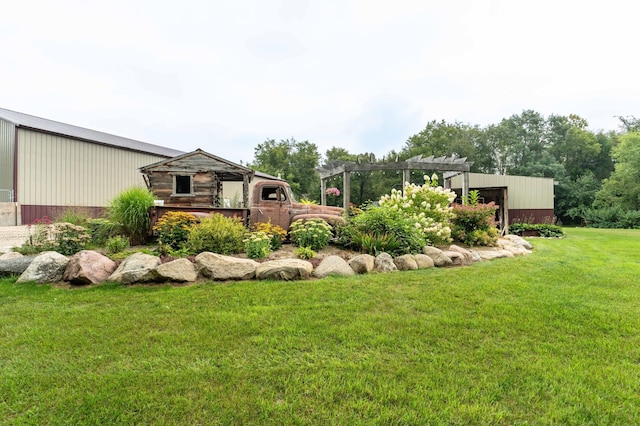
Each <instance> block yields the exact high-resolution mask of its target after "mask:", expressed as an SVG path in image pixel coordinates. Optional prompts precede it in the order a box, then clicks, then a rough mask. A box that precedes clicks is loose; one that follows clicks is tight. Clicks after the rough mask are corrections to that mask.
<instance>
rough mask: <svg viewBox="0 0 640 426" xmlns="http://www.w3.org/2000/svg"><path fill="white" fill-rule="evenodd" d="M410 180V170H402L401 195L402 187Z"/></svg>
mask: <svg viewBox="0 0 640 426" xmlns="http://www.w3.org/2000/svg"><path fill="white" fill-rule="evenodd" d="M410 180H411V170H409V169H402V195H404V186H405V185H406V184H407V183H408V182H409V181H410Z"/></svg>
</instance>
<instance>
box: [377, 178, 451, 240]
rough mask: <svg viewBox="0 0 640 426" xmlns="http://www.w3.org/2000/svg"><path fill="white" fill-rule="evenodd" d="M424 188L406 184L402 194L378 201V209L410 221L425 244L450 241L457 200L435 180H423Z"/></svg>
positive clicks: (393, 194) (398, 193)
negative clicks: (455, 201)
mask: <svg viewBox="0 0 640 426" xmlns="http://www.w3.org/2000/svg"><path fill="white" fill-rule="evenodd" d="M424 180H425V184H424V185H415V184H409V183H405V185H404V194H403V193H402V191H399V190H396V189H394V190H392V191H391V195H385V196H383V197H381V198H380V207H382V208H384V209H388V210H395V211H398V212H400V213H402V215H403V216H405V217H407V218H408V219H410V221H411V223H412V224H414V225H415V226H416V227H417V228H419V229H420V230H421V231H422V232H423V233H424V238H425V240H426V241H427V242H428V243H429V244H432V245H437V244H444V243H448V242H450V241H451V228H450V226H449V225H450V220H451V207H449V204H450V203H451V202H452V201H453V200H454V199H455V198H456V194H455V193H454V192H453V191H451V190H450V189H445V188H442V187H441V186H438V180H437V176H435V175H434V176H433V177H432V178H431V179H430V178H429V176H426V175H425V176H424Z"/></svg>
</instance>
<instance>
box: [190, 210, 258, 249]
mask: <svg viewBox="0 0 640 426" xmlns="http://www.w3.org/2000/svg"><path fill="white" fill-rule="evenodd" d="M246 232H247V231H246V229H245V227H244V226H243V225H242V221H241V220H240V219H237V218H236V219H234V218H228V217H224V216H223V215H221V214H218V213H214V214H212V215H211V217H206V218H203V219H201V220H200V223H199V224H198V225H194V226H192V227H191V228H189V236H188V237H187V242H186V245H185V246H186V247H187V248H188V249H189V251H190V252H191V253H201V252H203V251H209V252H213V253H218V254H234V253H240V252H242V250H243V249H244V242H243V240H244V238H245V235H246Z"/></svg>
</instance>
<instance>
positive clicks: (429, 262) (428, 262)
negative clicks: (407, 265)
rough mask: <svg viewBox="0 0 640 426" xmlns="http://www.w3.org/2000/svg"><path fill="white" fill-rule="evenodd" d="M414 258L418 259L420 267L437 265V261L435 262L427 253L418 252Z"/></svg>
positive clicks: (427, 267) (425, 267) (417, 262)
mask: <svg viewBox="0 0 640 426" xmlns="http://www.w3.org/2000/svg"><path fill="white" fill-rule="evenodd" d="M414 258H415V259H416V264H417V265H418V269H429V268H433V267H434V266H436V265H435V263H433V259H432V258H430V257H429V256H427V255H426V254H416V255H415V256H414Z"/></svg>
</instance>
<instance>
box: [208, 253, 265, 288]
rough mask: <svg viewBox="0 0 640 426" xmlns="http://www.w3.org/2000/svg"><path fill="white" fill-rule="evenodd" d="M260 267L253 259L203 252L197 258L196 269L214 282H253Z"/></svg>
mask: <svg viewBox="0 0 640 426" xmlns="http://www.w3.org/2000/svg"><path fill="white" fill-rule="evenodd" d="M258 265H260V264H259V263H258V262H256V261H255V260H252V259H241V258H238V257H232V256H224V255H222V254H217V253H209V252H203V253H200V254H199V255H197V256H196V267H197V269H198V271H199V272H200V274H202V276H204V277H207V278H211V279H212V280H220V281H226V280H251V279H253V278H254V277H255V276H256V268H257V267H258Z"/></svg>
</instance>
